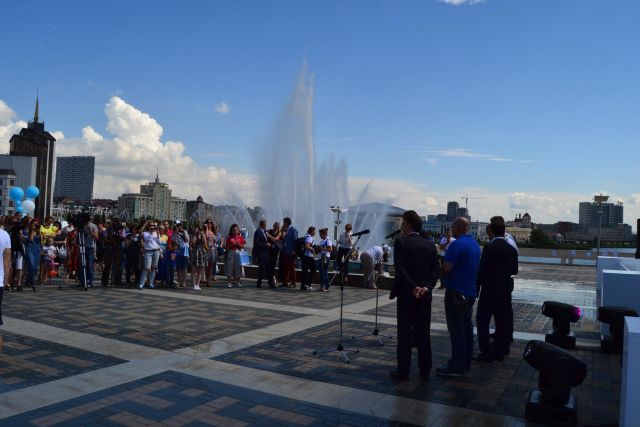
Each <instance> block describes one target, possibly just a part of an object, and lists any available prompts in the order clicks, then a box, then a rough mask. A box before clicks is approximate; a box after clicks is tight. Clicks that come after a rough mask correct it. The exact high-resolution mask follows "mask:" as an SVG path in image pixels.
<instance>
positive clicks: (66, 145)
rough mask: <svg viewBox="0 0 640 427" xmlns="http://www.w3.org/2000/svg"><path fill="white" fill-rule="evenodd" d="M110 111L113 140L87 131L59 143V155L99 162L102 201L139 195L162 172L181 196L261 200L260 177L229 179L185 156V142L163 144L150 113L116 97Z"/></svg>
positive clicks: (109, 128) (98, 190) (222, 172)
mask: <svg viewBox="0 0 640 427" xmlns="http://www.w3.org/2000/svg"><path fill="white" fill-rule="evenodd" d="M104 112H105V115H106V117H107V127H106V130H107V131H108V133H109V134H110V135H109V136H103V135H101V134H99V133H98V132H97V131H96V130H95V129H93V128H92V127H91V126H86V127H84V128H83V129H82V136H81V137H75V138H64V139H61V140H60V141H59V142H58V144H57V154H58V155H59V156H71V155H88V154H91V155H94V156H95V157H96V178H95V188H96V197H110V198H116V197H117V196H118V195H120V194H122V193H124V192H137V191H139V185H140V184H142V183H144V182H147V181H151V180H152V179H153V178H154V177H155V174H156V171H159V175H160V179H161V181H163V182H167V183H169V185H170V187H171V188H172V190H173V194H174V195H176V196H179V197H186V198H189V199H191V198H195V197H196V196H197V195H202V196H203V197H204V198H205V200H208V201H214V200H223V199H225V198H228V197H229V196H228V194H227V193H226V189H227V188H233V189H234V190H235V191H238V192H241V193H243V194H248V195H250V196H253V197H248V202H255V201H257V200H256V191H255V188H257V185H256V184H255V182H256V178H255V177H247V176H229V175H228V174H227V171H226V170H225V169H222V168H218V167H215V166H201V165H199V164H197V163H196V162H195V161H194V160H193V159H192V158H191V157H189V156H187V155H185V149H186V147H185V146H184V144H182V143H181V142H179V141H162V134H163V129H162V126H160V124H159V123H158V122H157V121H156V120H155V119H154V118H152V117H151V116H150V115H149V114H147V113H144V112H142V111H140V110H138V109H137V108H135V107H134V106H132V105H130V104H128V103H127V102H125V101H124V100H123V99H121V98H119V97H116V96H114V97H112V98H111V99H110V100H109V102H108V103H107V104H106V106H105V110H104ZM252 199H253V200H252Z"/></svg>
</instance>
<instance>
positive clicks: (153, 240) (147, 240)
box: [142, 231, 160, 251]
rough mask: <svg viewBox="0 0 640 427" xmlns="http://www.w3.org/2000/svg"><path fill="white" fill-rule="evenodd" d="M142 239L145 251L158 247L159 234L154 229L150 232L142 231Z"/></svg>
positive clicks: (154, 249)
mask: <svg viewBox="0 0 640 427" xmlns="http://www.w3.org/2000/svg"><path fill="white" fill-rule="evenodd" d="M142 239H143V240H144V250H145V251H156V250H158V249H160V236H159V235H158V233H157V232H156V231H153V232H151V233H149V232H148V231H145V232H143V233H142Z"/></svg>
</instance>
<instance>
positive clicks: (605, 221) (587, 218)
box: [578, 202, 624, 227]
mask: <svg viewBox="0 0 640 427" xmlns="http://www.w3.org/2000/svg"><path fill="white" fill-rule="evenodd" d="M578 206H579V207H578V222H579V223H580V224H581V225H586V226H597V225H598V217H599V216H600V215H602V217H601V218H602V226H603V227H613V226H615V225H618V224H623V223H624V206H623V204H622V202H618V203H615V204H614V203H602V204H601V205H600V206H598V204H597V203H595V202H580V204H579V205H578ZM600 212H602V214H600Z"/></svg>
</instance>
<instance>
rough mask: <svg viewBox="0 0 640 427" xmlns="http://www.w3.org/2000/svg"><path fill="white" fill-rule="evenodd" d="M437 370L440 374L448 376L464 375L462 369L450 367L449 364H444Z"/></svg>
mask: <svg viewBox="0 0 640 427" xmlns="http://www.w3.org/2000/svg"><path fill="white" fill-rule="evenodd" d="M436 372H437V373H438V374H440V375H444V376H447V377H460V376H462V372H461V371H455V370H453V369H451V368H450V367H449V365H444V366H443V367H442V368H438V369H436Z"/></svg>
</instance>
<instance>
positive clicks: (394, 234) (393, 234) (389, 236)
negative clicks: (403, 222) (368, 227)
mask: <svg viewBox="0 0 640 427" xmlns="http://www.w3.org/2000/svg"><path fill="white" fill-rule="evenodd" d="M401 232H402V230H396V231H394V232H393V233H391V234H389V235H388V236H384V238H385V239H393V238H394V237H396V236H397V235H398V234H400V233H401Z"/></svg>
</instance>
